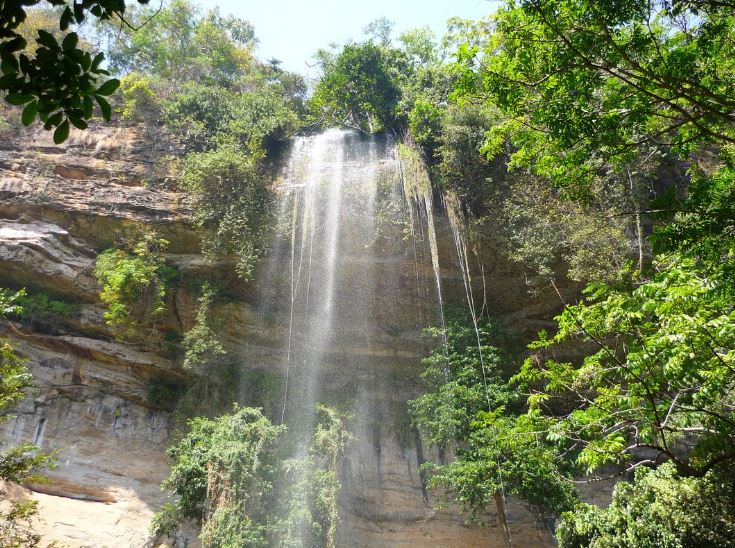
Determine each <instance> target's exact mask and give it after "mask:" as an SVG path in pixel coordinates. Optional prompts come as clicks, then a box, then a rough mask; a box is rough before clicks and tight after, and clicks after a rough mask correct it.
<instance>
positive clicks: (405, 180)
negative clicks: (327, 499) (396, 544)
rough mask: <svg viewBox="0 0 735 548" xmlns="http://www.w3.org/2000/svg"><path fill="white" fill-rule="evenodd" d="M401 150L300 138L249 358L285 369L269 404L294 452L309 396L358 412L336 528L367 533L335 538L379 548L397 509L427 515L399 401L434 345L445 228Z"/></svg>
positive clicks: (301, 445)
mask: <svg viewBox="0 0 735 548" xmlns="http://www.w3.org/2000/svg"><path fill="white" fill-rule="evenodd" d="M410 152H416V151H415V150H412V151H409V153H410ZM405 153H406V147H404V146H403V145H396V144H395V143H394V142H393V140H392V139H391V138H390V137H389V136H366V135H363V134H360V133H358V132H355V131H349V130H336V129H333V130H328V131H325V132H323V133H320V134H317V135H312V136H306V137H299V138H297V139H295V140H294V142H293V144H292V146H291V149H290V151H289V154H288V158H287V161H286V163H285V165H284V168H283V170H282V174H281V176H280V178H279V180H278V181H277V182H276V184H275V190H276V193H277V204H276V207H275V208H274V211H275V214H276V217H277V218H276V230H275V234H274V237H273V241H272V242H271V244H270V246H269V251H268V253H267V256H266V259H265V261H264V262H263V264H262V265H261V267H260V271H259V273H258V275H257V282H256V283H257V292H256V293H257V294H258V295H259V299H260V302H259V303H258V304H259V305H260V308H259V310H260V314H261V317H262V319H261V322H262V324H261V325H262V335H263V336H262V338H261V339H260V340H261V341H264V342H263V346H262V347H257V348H254V349H250V350H249V352H250V354H248V355H247V356H246V357H244V359H245V360H247V361H249V363H251V364H252V366H253V367H256V368H257V367H260V368H262V369H266V368H267V369H266V370H268V371H273V370H275V369H277V370H278V371H279V372H280V375H279V376H280V378H281V380H282V383H281V384H280V386H279V388H278V393H277V394H274V396H273V397H272V398H271V399H272V400H275V401H272V402H271V407H272V409H269V410H266V411H267V412H268V413H269V414H270V416H271V418H272V419H273V420H275V421H276V422H282V423H284V424H286V425H287V427H288V433H289V434H288V435H289V444H290V445H289V448H290V449H289V450H290V451H292V454H293V456H294V457H296V458H301V457H304V456H305V455H306V454H307V453H308V451H309V446H310V442H311V438H312V436H313V433H314V428H315V426H316V423H317V422H316V421H317V416H316V411H315V406H316V405H317V404H318V403H321V404H326V405H329V406H331V407H336V408H338V409H340V410H342V411H345V412H347V413H348V414H350V415H351V416H352V417H353V418H352V421H351V423H350V425H349V429H350V431H351V432H352V434H353V436H354V441H353V442H352V444H351V445H350V448H349V449H348V451H347V454H346V456H345V459H344V461H343V462H342V465H341V467H340V482H341V484H342V491H341V493H340V495H339V505H338V507H339V514H340V516H341V519H342V521H343V522H344V521H345V520H347V521H349V525H344V526H343V527H344V528H345V530H348V531H350V533H349V534H353V533H354V532H355V531H360V534H361V535H362V536H361V539H362V540H360V541H359V542H358V541H357V540H355V539H354V538H351V537H343V538H342V542H341V543H339V545H356V546H368V545H375V544H374V543H375V542H378V541H377V539H379V538H381V536H380V535H382V533H381V532H380V531H379V530H378V529H375V530H373V529H371V528H372V527H377V525H374V524H379V523H381V522H382V521H383V520H385V519H387V520H389V521H390V519H392V518H391V517H390V516H392V515H394V513H395V507H396V505H398V507H399V508H400V509H401V512H402V514H401V515H406V516H412V517H410V518H409V519H408V521H407V522H406V526H405V527H406V529H405V531H404V532H398V531H400V530H402V529H401V528H402V527H403V526H399V527H398V529H396V533H395V534H396V535H398V536H399V537H400V536H401V535H404V536H405V538H409V537H411V535H413V534H414V533H412V532H409V531H411V530H412V527H409V525H408V524H409V523H412V522H415V521H412V520H423V519H425V518H426V517H427V515H431V514H433V511H432V510H431V509H430V508H429V507H428V506H427V504H428V495H427V492H426V490H425V483H424V481H425V478H424V477H423V475H422V474H421V473H420V472H419V467H420V465H421V464H422V463H423V462H424V455H425V454H426V453H425V452H424V448H423V447H422V446H421V440H420V436H419V434H418V432H417V431H416V429H415V428H414V427H413V426H412V425H411V422H410V419H409V417H408V408H407V401H408V400H411V399H414V398H416V397H418V395H419V394H420V393H421V386H420V382H419V380H418V379H419V375H420V373H421V371H422V370H423V369H424V366H423V365H422V364H421V360H422V358H423V357H425V356H426V355H427V353H428V351H429V348H430V346H431V345H432V343H431V341H428V340H426V339H424V338H422V336H421V333H422V330H423V329H424V328H425V327H428V326H430V325H441V326H443V325H444V313H443V305H444V303H443V300H444V298H443V283H446V280H442V276H443V275H445V273H443V272H442V269H441V268H440V267H441V266H445V268H446V265H440V251H441V249H440V247H442V246H443V245H444V246H445V247H444V248H442V249H447V248H446V245H445V244H446V243H447V242H451V236H450V235H451V230H450V226H449V224H448V223H447V221H446V219H445V217H444V216H438V215H437V216H435V205H434V202H433V195H432V191H431V186H430V181H429V177H428V173H427V172H426V169H425V167H424V166H423V162H422V161H421V158H420V157H418V156H406V154H405ZM448 236H449V237H448ZM448 249H451V248H448ZM465 262H466V261H465ZM447 264H449V263H447ZM450 289H454V290H455V291H454V293H456V288H450ZM454 293H453V294H452V296H453V298H454V297H456V295H454ZM454 300H456V298H455V299H454ZM444 337H445V339H444V347H445V350H446V333H444ZM447 375H449V370H448V369H447ZM434 457H436V455H435V456H434ZM440 458H441V455H440ZM280 496H281V497H284V499H283V500H288V498H289V496H290V493H288V492H283V493H281V494H280ZM369 516H374V517H372V518H371V517H369ZM454 526H455V525H454V524H453V522H444V524H443V525H442V527H443V528H445V530H446V531H447V535H448V536H447V537H446V538H447V539H451V538H454V537H453V535H455V536H456V537H457V538H459V537H461V536H463V535H465V534H466V532H465V531H464V529H462V528H461V527H459V526H457V527H459V528H458V529H457V530H456V531H454V529H453V528H454ZM449 531H454V532H453V533H449ZM297 534H300V533H297ZM340 534H341V533H340V529H338V530H337V537H339V536H340ZM396 538H398V537H396Z"/></svg>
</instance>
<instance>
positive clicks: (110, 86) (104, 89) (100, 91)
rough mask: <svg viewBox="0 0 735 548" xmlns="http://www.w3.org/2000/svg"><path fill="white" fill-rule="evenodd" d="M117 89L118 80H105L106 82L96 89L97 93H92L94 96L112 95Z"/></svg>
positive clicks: (118, 85)
mask: <svg viewBox="0 0 735 548" xmlns="http://www.w3.org/2000/svg"><path fill="white" fill-rule="evenodd" d="M119 87H120V80H118V79H117V78H113V79H112V80H107V82H105V83H104V84H102V85H101V86H100V87H99V88H97V91H95V92H94V93H95V95H112V94H113V93H115V91H116V90H117V88H119Z"/></svg>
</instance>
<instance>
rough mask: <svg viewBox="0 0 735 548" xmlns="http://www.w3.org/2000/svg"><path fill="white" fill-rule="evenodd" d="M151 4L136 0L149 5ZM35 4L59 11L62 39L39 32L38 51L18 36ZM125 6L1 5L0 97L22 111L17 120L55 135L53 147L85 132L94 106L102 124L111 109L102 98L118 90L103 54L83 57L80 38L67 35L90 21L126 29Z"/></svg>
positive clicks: (89, 1)
mask: <svg viewBox="0 0 735 548" xmlns="http://www.w3.org/2000/svg"><path fill="white" fill-rule="evenodd" d="M148 1H149V0H137V2H138V3H139V4H147V3H148ZM38 4H43V5H50V6H55V7H57V8H58V9H59V30H60V31H62V33H63V38H61V39H59V37H57V36H55V35H54V34H53V33H51V32H48V31H47V30H45V29H42V28H39V29H36V30H37V34H38V37H37V38H36V39H35V42H36V46H35V47H31V46H29V43H28V41H27V40H26V39H25V38H24V37H23V35H22V34H21V33H20V32H19V27H20V26H21V25H22V24H23V23H24V22H25V21H26V20H27V19H28V8H29V7H31V6H35V5H38ZM125 7H126V6H125V1H124V0H82V1H73V2H70V1H68V0H46V1H45V2H41V0H4V1H3V2H0V70H2V76H1V77H0V91H2V92H3V93H4V94H5V101H6V102H8V103H10V104H11V105H19V106H21V105H22V106H23V113H22V115H21V120H22V122H23V124H24V125H30V124H31V123H33V121H34V120H35V119H36V117H38V118H40V120H41V121H42V122H43V124H44V128H45V129H47V130H50V129H52V128H56V129H55V130H54V141H55V142H57V143H60V142H62V141H64V140H66V138H67V137H68V136H69V130H70V127H71V126H72V125H73V126H75V127H77V128H79V129H85V128H86V127H87V123H88V121H89V119H90V118H91V117H92V115H93V113H94V103H95V102H96V103H97V104H98V106H99V110H100V112H101V113H102V116H103V118H104V119H105V120H109V118H110V116H111V112H112V109H111V107H110V104H109V103H108V102H107V99H106V97H107V96H109V95H111V94H112V93H114V92H115V90H117V88H118V87H119V85H120V82H119V81H118V80H116V79H110V80H105V81H102V78H103V77H104V76H107V75H109V73H108V72H107V70H105V69H104V68H103V61H104V58H105V56H104V54H103V53H101V52H100V53H97V54H96V55H92V53H91V52H89V51H85V49H84V48H83V47H82V46H81V44H80V40H79V35H78V34H77V33H76V32H68V29H69V28H70V27H71V26H72V25H77V24H80V23H82V22H84V21H85V20H86V19H87V17H88V15H90V14H91V15H92V16H93V17H96V18H97V19H100V20H111V19H115V18H117V19H119V20H120V21H121V22H122V24H126V20H125V17H124V14H125Z"/></svg>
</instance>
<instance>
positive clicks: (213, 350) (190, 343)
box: [182, 285, 226, 372]
mask: <svg viewBox="0 0 735 548" xmlns="http://www.w3.org/2000/svg"><path fill="white" fill-rule="evenodd" d="M213 298H214V291H213V290H212V288H211V287H209V285H205V286H204V288H203V290H202V296H201V297H200V298H199V309H198V310H197V317H196V323H195V324H194V327H192V328H191V329H190V330H189V331H188V332H187V333H186V335H184V340H183V342H182V345H183V347H184V350H185V352H186V354H185V356H184V367H185V368H186V369H197V370H199V371H200V372H203V370H205V369H206V368H208V367H210V366H212V365H213V364H214V363H216V361H217V360H218V359H220V358H221V357H222V356H224V355H225V354H226V352H225V349H224V348H223V347H222V344H221V343H220V342H219V339H218V338H217V334H216V333H215V332H214V329H212V325H211V320H210V317H209V310H210V308H211V306H212V300H213Z"/></svg>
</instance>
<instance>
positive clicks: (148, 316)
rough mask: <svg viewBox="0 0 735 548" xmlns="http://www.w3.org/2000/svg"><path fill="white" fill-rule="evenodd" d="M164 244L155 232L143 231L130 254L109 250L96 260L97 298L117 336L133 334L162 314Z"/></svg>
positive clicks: (164, 284)
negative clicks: (104, 305) (100, 287)
mask: <svg viewBox="0 0 735 548" xmlns="http://www.w3.org/2000/svg"><path fill="white" fill-rule="evenodd" d="M167 245H168V242H167V241H166V240H164V239H162V238H159V237H157V236H156V234H155V233H153V232H146V233H145V234H144V235H143V237H142V239H141V240H140V241H138V242H137V243H135V244H133V245H132V249H131V252H128V251H125V250H122V249H108V250H105V251H103V252H102V253H100V254H99V256H98V257H97V262H96V264H95V269H94V273H95V276H96V277H97V281H98V282H99V284H100V285H101V286H102V290H101V291H100V299H101V300H102V302H103V303H105V304H106V305H107V311H106V312H105V315H104V317H105V320H106V323H107V325H108V326H110V327H111V328H112V329H113V331H114V332H115V333H116V334H117V335H118V336H120V337H130V336H133V335H135V333H136V328H137V327H139V326H145V325H147V324H148V323H149V322H150V321H151V320H155V319H156V318H157V317H159V316H160V315H161V314H162V313H163V311H164V309H165V302H164V297H165V296H166V283H165V275H166V273H167V270H166V269H165V268H164V267H165V261H164V258H163V250H164V249H165V247H166V246H167Z"/></svg>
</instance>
